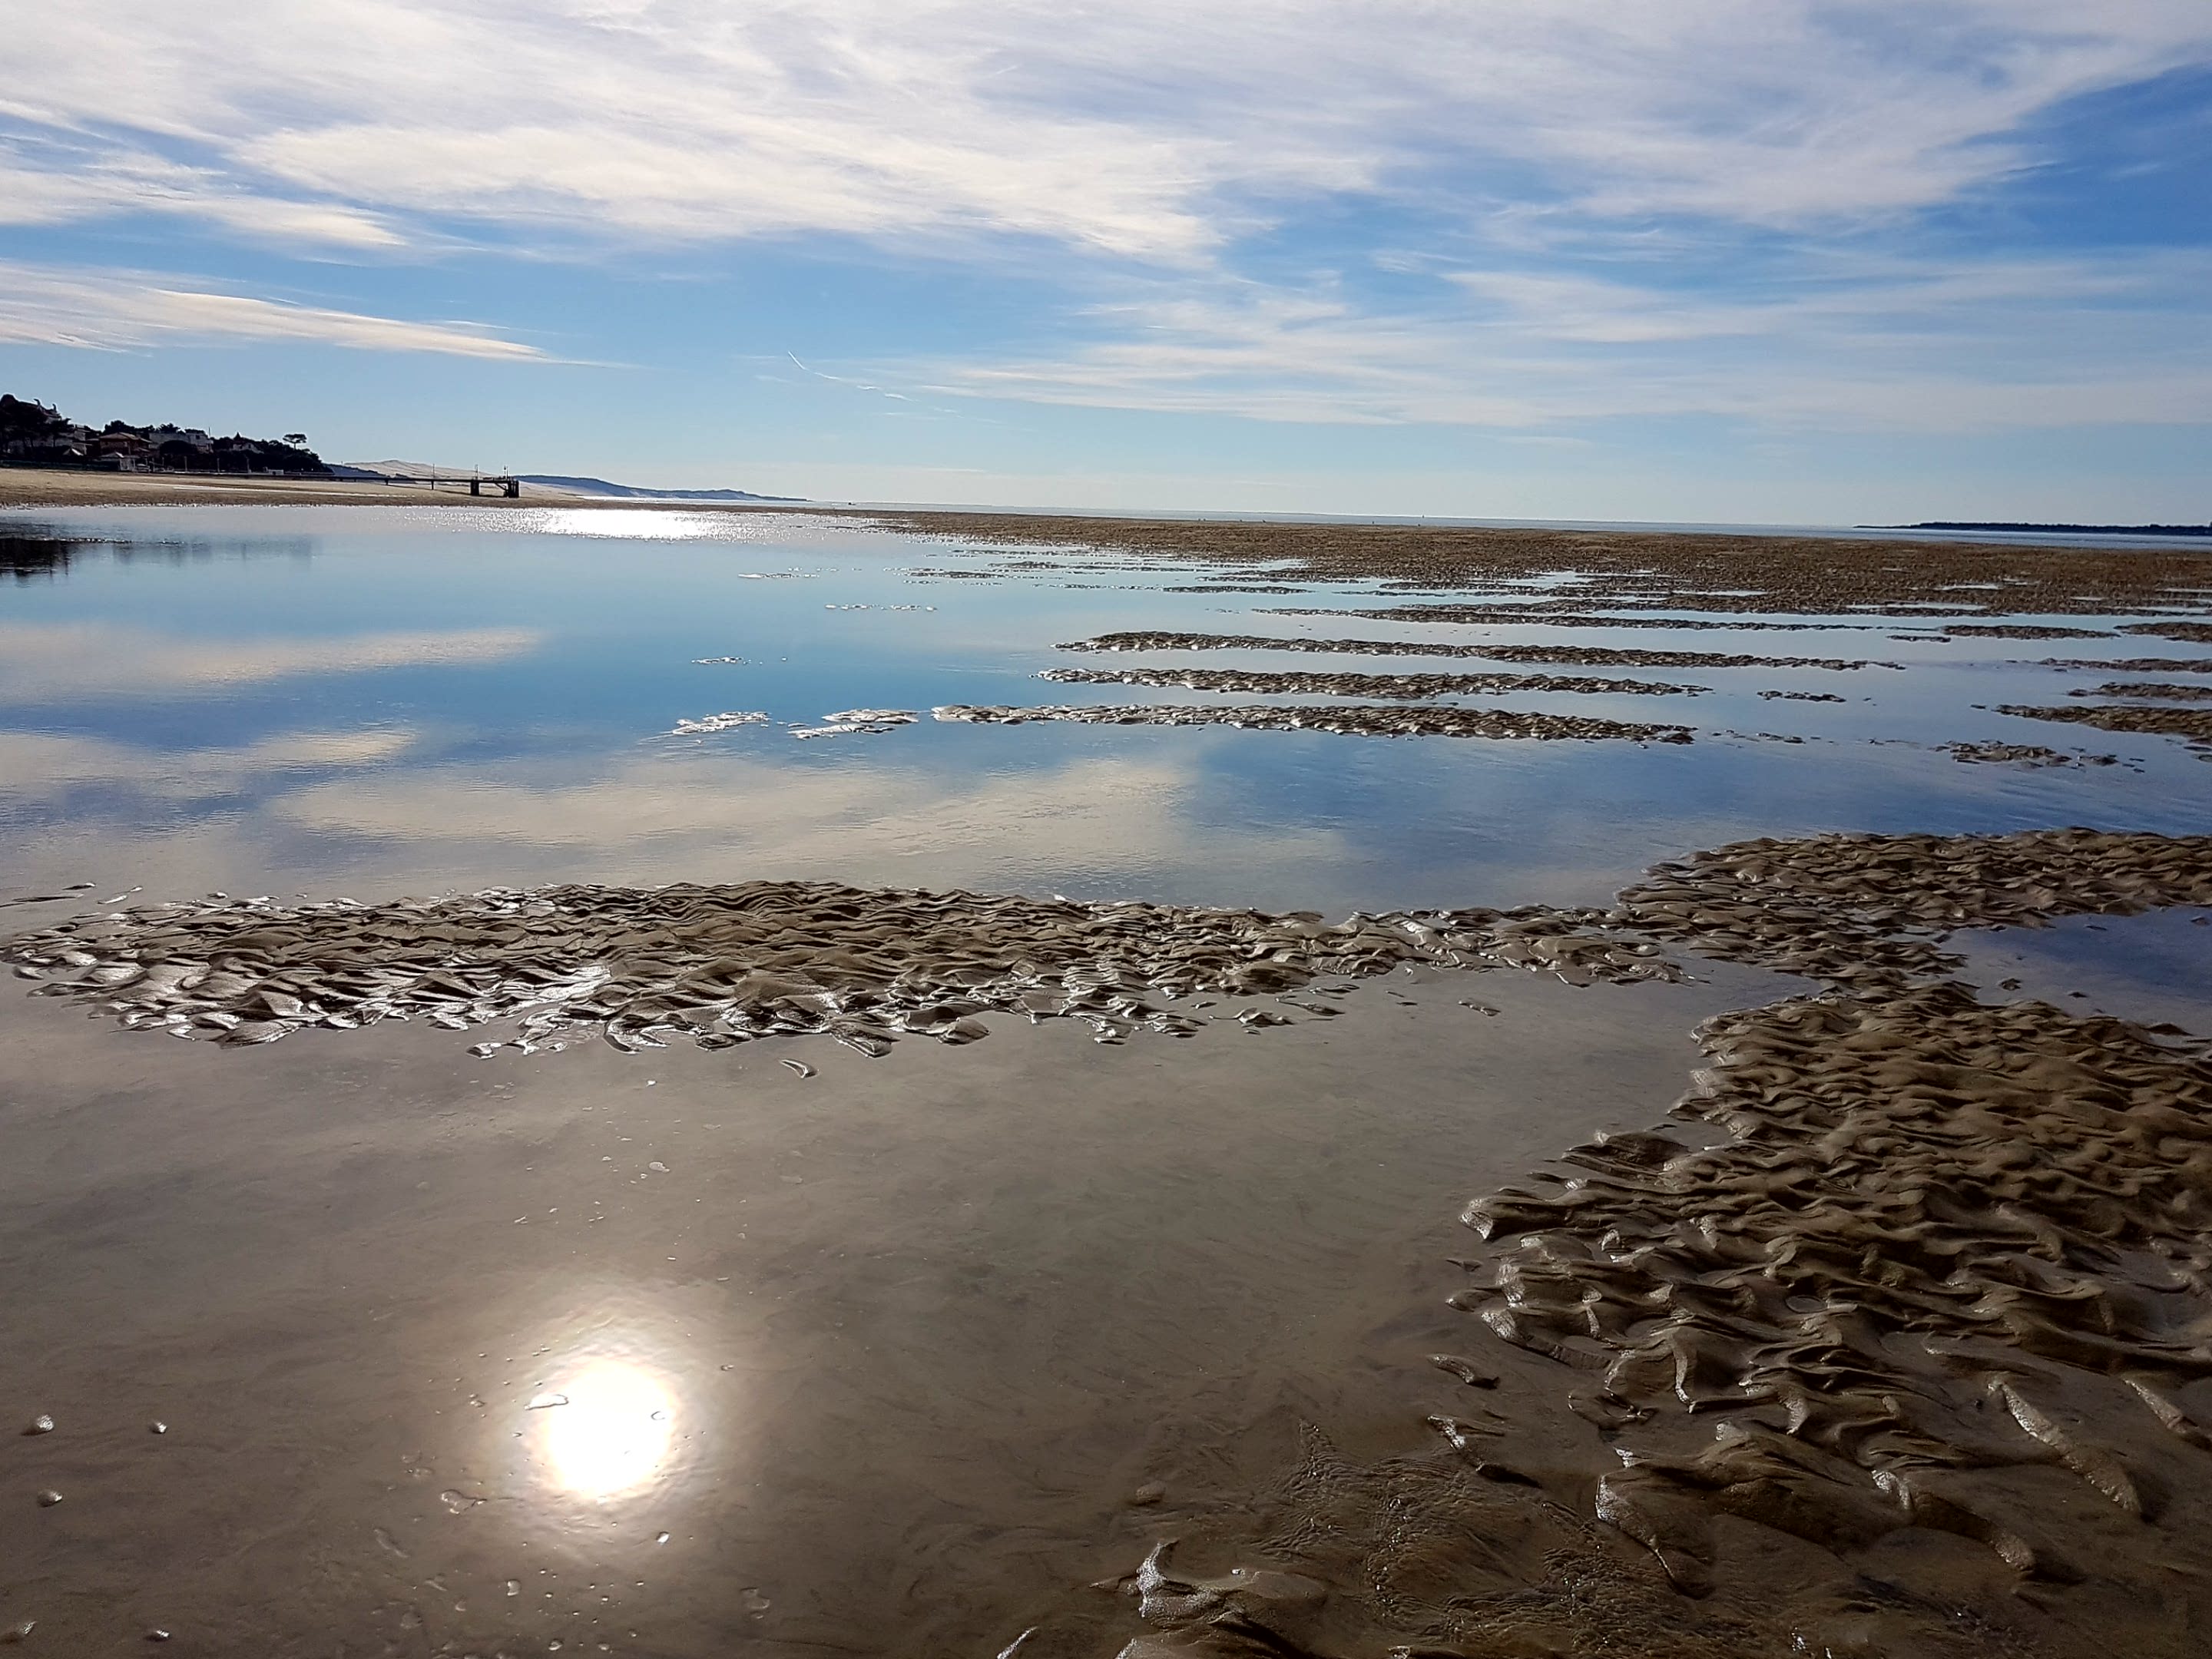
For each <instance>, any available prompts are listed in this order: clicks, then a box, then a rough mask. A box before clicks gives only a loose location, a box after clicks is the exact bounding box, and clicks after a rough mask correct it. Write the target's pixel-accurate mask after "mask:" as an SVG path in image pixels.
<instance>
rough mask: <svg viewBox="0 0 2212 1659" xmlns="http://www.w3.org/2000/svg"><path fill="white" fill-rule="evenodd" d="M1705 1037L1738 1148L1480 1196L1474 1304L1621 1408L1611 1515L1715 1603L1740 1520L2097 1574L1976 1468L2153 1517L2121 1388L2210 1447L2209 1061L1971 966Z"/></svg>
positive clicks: (1650, 1155) (1628, 1152) (1715, 1089)
mask: <svg viewBox="0 0 2212 1659" xmlns="http://www.w3.org/2000/svg"><path fill="white" fill-rule="evenodd" d="M1700 1036H1701V1038H1702V1039H1703V1042H1704V1044H1705V1049H1706V1051H1707V1053H1708V1054H1711V1056H1712V1058H1713V1059H1714V1060H1715V1061H1716V1062H1717V1065H1716V1067H1715V1069H1714V1070H1713V1071H1711V1073H1707V1074H1705V1075H1706V1078H1707V1084H1706V1088H1705V1092H1704V1093H1702V1094H1699V1095H1694V1096H1692V1097H1691V1098H1689V1099H1688V1100H1686V1101H1685V1102H1684V1103H1682V1104H1681V1106H1680V1107H1679V1108H1677V1112H1678V1115H1681V1116H1684V1117H1687V1118H1692V1119H1696V1120H1700V1121H1706V1122H1710V1123H1715V1124H1718V1125H1720V1126H1722V1127H1725V1128H1727V1129H1728V1130H1729V1131H1730V1132H1731V1133H1733V1134H1734V1135H1735V1140H1734V1141H1733V1142H1732V1143H1731V1144H1729V1145H1728V1146H1723V1147H1720V1148H1717V1149H1715V1150H1711V1151H1707V1152H1693V1151H1692V1150H1690V1149H1689V1148H1688V1147H1686V1146H1683V1145H1681V1144H1680V1143H1677V1142H1674V1141H1671V1140H1669V1139H1668V1138H1666V1137H1664V1136H1658V1135H1640V1136H1628V1137H1623V1138H1621V1139H1618V1140H1606V1139H1600V1140H1599V1141H1597V1142H1595V1143H1594V1144H1592V1145H1590V1146H1583V1147H1579V1148H1577V1149H1576V1150H1575V1151H1574V1152H1571V1153H1570V1154H1568V1158H1567V1161H1568V1162H1569V1163H1571V1164H1577V1165H1580V1166H1582V1168H1583V1170H1586V1171H1587V1172H1588V1173H1586V1174H1584V1175H1583V1176H1578V1177H1576V1178H1574V1179H1571V1180H1567V1181H1565V1182H1561V1183H1560V1185H1559V1188H1558V1189H1557V1190H1556V1191H1555V1192H1552V1193H1547V1194H1539V1193H1535V1192H1532V1191H1529V1190H1527V1189H1523V1188H1509V1189H1507V1190H1506V1191H1504V1192H1502V1193H1499V1194H1496V1195H1494V1196H1492V1197H1490V1198H1487V1199H1484V1200H1479V1201H1478V1202H1476V1203H1475V1204H1474V1205H1472V1206H1469V1208H1468V1212H1467V1217H1466V1219H1467V1221H1468V1225H1470V1226H1472V1227H1474V1229H1475V1231H1477V1232H1479V1233H1480V1235H1481V1236H1482V1237H1484V1238H1486V1239H1490V1240H1492V1241H1493V1242H1495V1243H1498V1246H1499V1248H1498V1250H1497V1252H1496V1253H1495V1255H1493V1256H1492V1259H1491V1260H1490V1261H1487V1262H1486V1263H1485V1264H1483V1266H1482V1267H1481V1269H1480V1273H1479V1276H1478V1285H1479V1289H1477V1290H1476V1291H1473V1292H1469V1293H1464V1294H1463V1297H1462V1300H1463V1301H1464V1303H1465V1304H1467V1305H1468V1307H1469V1308H1470V1309H1471V1310H1473V1311H1474V1312H1475V1313H1476V1314H1477V1316H1479V1318H1480V1320H1481V1322H1483V1324H1484V1325H1486V1327H1487V1328H1489V1330H1490V1331H1491V1332H1492V1334H1495V1335H1496V1336H1497V1337H1498V1338H1500V1339H1502V1340H1504V1341H1505V1342H1507V1343H1510V1344H1511V1345H1513V1346H1516V1347H1519V1348H1522V1349H1524V1350H1527V1351H1528V1352H1534V1353H1537V1354H1541V1355H1543V1356H1546V1357H1547V1358H1550V1359H1552V1360H1553V1361H1554V1362H1556V1363H1558V1364H1560V1365H1562V1366H1564V1367H1565V1368H1566V1369H1567V1370H1568V1371H1570V1372H1577V1371H1578V1372H1581V1373H1583V1374H1584V1375H1585V1376H1588V1377H1589V1379H1590V1380H1591V1383H1592V1384H1593V1389H1594V1398H1595V1401H1596V1402H1597V1403H1598V1404H1599V1405H1600V1406H1601V1407H1602V1408H1604V1409H1607V1410H1608V1411H1610V1412H1611V1413H1614V1414H1615V1419H1614V1420H1615V1421H1616V1423H1617V1424H1618V1427H1617V1429H1616V1431H1615V1432H1614V1435H1613V1450H1614V1452H1615V1454H1616V1455H1618V1457H1619V1458H1620V1462H1621V1463H1622V1465H1623V1466H1624V1467H1623V1468H1622V1469H1621V1470H1620V1472H1618V1473H1616V1474H1610V1475H1607V1477H1605V1479H1604V1480H1602V1481H1601V1484H1600V1486H1599V1487H1598V1491H1597V1496H1596V1500H1595V1504H1596V1512H1597V1514H1598V1515H1599V1516H1601V1517H1602V1518H1603V1519H1605V1520H1607V1521H1608V1522H1612V1523H1613V1525H1614V1526H1616V1527H1618V1528H1620V1529H1621V1530H1622V1531H1624V1532H1626V1533H1627V1534H1629V1535H1630V1536H1632V1537H1633V1538H1636V1539H1638V1541H1642V1542H1644V1543H1645V1544H1647V1545H1648V1546H1650V1548H1651V1549H1652V1550H1653V1551H1654V1552H1655V1553H1656V1555H1657V1556H1658V1559H1659V1560H1660V1562H1661V1563H1662V1565H1663V1566H1664V1568H1665V1570H1666V1571H1667V1572H1668V1576H1669V1577H1671V1578H1672V1579H1673V1580H1674V1583H1676V1584H1677V1585H1678V1586H1679V1587H1680V1588H1681V1589H1686V1590H1688V1591H1690V1592H1692V1593H1693V1594H1695V1593H1700V1592H1702V1591H1704V1590H1705V1589H1707V1588H1708V1587H1709V1572H1710V1569H1711V1563H1712V1561H1713V1559H1714V1553H1715V1547H1714V1543H1713V1537H1712V1528H1713V1523H1714V1520H1715V1518H1716V1517H1717V1516H1720V1515H1731V1516H1739V1517H1741V1518H1744V1519H1748V1520H1753V1521H1757V1522H1760V1523H1762V1524H1764V1525H1766V1526H1769V1527H1772V1528H1777V1529H1778V1530H1780V1531H1783V1532H1786V1533H1790V1534H1793V1535H1795V1536H1797V1537H1800V1538H1804V1539H1807V1540H1809V1541H1812V1542H1814V1543H1817V1544H1820V1545H1824V1546H1827V1547H1837V1548H1840V1547H1866V1546H1867V1545H1869V1544H1871V1543H1873V1542H1874V1541H1876V1540H1877V1539H1879V1538H1880V1537H1881V1535H1882V1534H1885V1533H1887V1532H1890V1531H1893V1530H1896V1529H1898V1528H1904V1527H1923V1528H1936V1529H1938V1530H1941V1531H1944V1532H1949V1533H1954V1534H1960V1535H1961V1536H1963V1537H1966V1538H1968V1539H1971V1540H1973V1541H1976V1542H1978V1543H1981V1544H1984V1545H1986V1546H1987V1547H1989V1548H1990V1549H1991V1550H1993V1551H1994V1552H1996V1554H1997V1556H1998V1557H1999V1558H2000V1559H2002V1561H2003V1562H2004V1563H2005V1564H2006V1565H2008V1566H2009V1567H2011V1568H2012V1569H2013V1570H2014V1571H2016V1572H2018V1573H2020V1574H2021V1575H2022V1576H2023V1577H2046V1578H2057V1579H2061V1580H2063V1579H2066V1578H2068V1577H2072V1576H2075V1573H2076V1572H2077V1571H2078V1569H2073V1568H2070V1567H2069V1563H2068V1561H2067V1559H2066V1549H2065V1547H2064V1546H2063V1543H2062V1542H2061V1541H2060V1538H2059V1537H2058V1536H2057V1535H2056V1534H2054V1533H2053V1532H2052V1531H2051V1529H2049V1528H2045V1527H2041V1526H2037V1525H2034V1524H2033V1523H2032V1522H2030V1521H2029V1520H2027V1519H2026V1518H2024V1517H2022V1516H2020V1515H2019V1514H2018V1513H2017V1511H2016V1510H2013V1509H2011V1508H2010V1507H2009V1506H1993V1505H1989V1504H1982V1503H1978V1502H1977V1501H1976V1499H1975V1498H1974V1497H1973V1496H1972V1491H1971V1487H1970V1486H1962V1485H1961V1484H1960V1483H1959V1482H1958V1481H1956V1480H1954V1479H1952V1478H1951V1477H1952V1476H1953V1475H1954V1472H1958V1471H1966V1470H1986V1469H1991V1468H2004V1467H2008V1466H2016V1465H2031V1464H2055V1465H2057V1466H2059V1467H2061V1468H2064V1469H2066V1470H2068V1471H2069V1472H2070V1473H2071V1474H2074V1475H2075V1477H2077V1478H2078V1479H2079V1480H2081V1482H2082V1483H2083V1485H2084V1486H2086V1488H2087V1490H2088V1492H2090V1493H2092V1494H2093V1496H2094V1498H2097V1499H2099V1500H2101V1502H2103V1503H2105V1504H2110V1505H2112V1507H2113V1508H2115V1509H2117V1510H2119V1511H2120V1512H2122V1513H2123V1514H2124V1515H2126V1516H2130V1517H2132V1518H2137V1519H2143V1518H2154V1517H2155V1516H2156V1513H2157V1511H2158V1509H2159V1506H2160V1498H2161V1496H2162V1492H2161V1489H2160V1486H2159V1484H2158V1483H2157V1482H2156V1481H2155V1480H2154V1479H2153V1478H2152V1477H2151V1476H2150V1474H2149V1473H2148V1470H2146V1469H2142V1468H2139V1467H2138V1465H2137V1464H2136V1463H2135V1462H2132V1461H2131V1460H2130V1458H2128V1457H2126V1456H2124V1455H2122V1454H2121V1453H2120V1451H2119V1450H2118V1449H2116V1448H2115V1447H2114V1446H2113V1445H2112V1444H2109V1443H2106V1441H2105V1440H2104V1439H2103V1438H2102V1437H2100V1435H2098V1434H2095V1433H2092V1432H2089V1431H2076V1430H2075V1429H2074V1428H2073V1427H2071V1426H2069V1425H2071V1424H2072V1423H2073V1422H2074V1421H2075V1420H2076V1419H2077V1417H2078V1416H2080V1415H2081V1413H2082V1412H2083V1410H2084V1408H2085V1407H2087V1406H2088V1405H2089V1404H2090V1402H2098V1403H2099V1404H2100V1405H2101V1406H2102V1407H2104V1408H2105V1411H2106V1414H2107V1415H2109V1414H2110V1413H2111V1409H2112V1407H2125V1409H2126V1410H2127V1411H2128V1412H2130V1413H2134V1414H2135V1415H2136V1416H2138V1417H2140V1419H2141V1422H2142V1426H2143V1427H2144V1428H2145V1429H2147V1430H2148V1431H2152V1432H2153V1433H2155V1434H2163V1435H2170V1436H2172V1437H2173V1438H2174V1439H2175V1441H2176V1443H2177V1444H2184V1445H2186V1446H2188V1447H2191V1448H2193V1449H2203V1447H2204V1446H2205V1445H2206V1444H2207V1440H2206V1436H2205V1434H2204V1431H2203V1429H2201V1428H2200V1427H2198V1426H2197V1425H2196V1424H2195V1423H2193V1422H2192V1421H2191V1419H2190V1418H2189V1417H2188V1415H2187V1413H2185V1411H2184V1410H2183V1408H2182V1407H2180V1406H2179V1404H2177V1403H2176V1402H2175V1401H2174V1400H2173V1398H2172V1390H2174V1389H2177V1388H2179V1387H2180V1386H2182V1385H2185V1384H2186V1383H2191V1382H2193V1381H2196V1380H2197V1379H2198V1378H2201V1377H2205V1376H2212V1278H2208V1274H2212V1065H2208V1064H2207V1063H2206V1055H2205V1050H2204V1049H2203V1048H2202V1047H2199V1046H2197V1045H2193V1044H2192V1045H2191V1046H2189V1047H2186V1048H2179V1047H2176V1046H2174V1045H2173V1044H2172V1043H2169V1042H2164V1041H2161V1040H2160V1039H2159V1038H2158V1037H2156V1036H2153V1035H2152V1034H2151V1033H2149V1032H2147V1031H2145V1030H2142V1029H2140V1028H2137V1027H2135V1026H2132V1025H2128V1024H2123V1023H2121V1022H2119V1021H2116V1020H2111V1019H2076V1018H2069V1017H2068V1016H2067V1015H2065V1014H2063V1013H2062V1012H2059V1011H2058V1010H2057V1009H2055V1008H2052V1007H2050V1006H2046V1005H2041V1004H2027V1005H2022V1006H2015V1007H2008V1008H1995V1007H1988V1006H1982V1005H1980V1004H1978V1003H1977V1002H1976V1001H1975V1000H1974V999H1973V998H1972V995H1971V994H1969V993H1968V992H1967V991H1966V989H1965V988H1964V987H1960V986H1956V985H1939V986H1931V987H1920V988H1917V989H1915V990H1911V991H1905V992H1896V993H1885V994H1874V995H1870V996H1862V995H1855V994H1843V993H1834V994H1827V995H1825V996H1820V997H1815V998H1809V999H1805V1000H1797V1001H1791V1002H1785V1003H1782V1004H1780V1005H1778V1006H1772V1007H1768V1008H1761V1009H1757V1010H1754V1011H1752V1012H1747V1013H1737V1014H1729V1015H1725V1016H1723V1017H1721V1018H1717V1019H1715V1020H1712V1021H1711V1022H1708V1024H1706V1025H1705V1027H1704V1028H1703V1030H1701V1032H1700ZM2208 1472H2212V1471H2208V1470H2206V1469H2204V1468H2201V1467H2199V1468H2196V1469H2195V1471H2194V1473H2195V1474H2196V1475H2197V1478H2199V1479H2201V1478H2202V1477H2203V1474H2206V1473H2208Z"/></svg>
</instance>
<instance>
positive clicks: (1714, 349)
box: [0, 0, 2212, 522]
mask: <svg viewBox="0 0 2212 1659" xmlns="http://www.w3.org/2000/svg"><path fill="white" fill-rule="evenodd" d="M0 53H4V60H5V67H6V70H7V74H6V76H5V77H4V84H0V387H4V388H5V389H9V390H12V391H14V392H16V393H17V394H18V395H27V396H36V397H40V398H45V399H46V400H47V401H49V402H55V403H58V404H60V405H61V406H62V407H64V409H65V410H68V411H69V412H70V413H71V414H73V415H75V416H77V417H78V418H81V419H99V420H105V419H107V418H110V417H112V416H124V417H126V418H131V419H135V420H155V419H161V418H176V419H179V420H180V421H183V422H186V423H192V424H202V425H206V426H209V427H211V428H217V427H219V428H225V429H229V428H244V429H246V430H247V431H251V432H256V433H274V432H278V431H284V430H292V429H301V428H304V429H305V430H306V431H307V433H308V434H309V435H310V437H311V439H312V440H313V442H314V443H315V445H316V446H317V447H318V448H319V449H320V450H321V451H322V452H323V453H325V455H327V456H330V457H331V458H333V459H381V458H385V457H392V456H397V457H404V458H412V459H432V460H438V461H441V462H449V463H454V464H460V465H484V466H489V467H501V468H513V469H517V470H524V471H562V472H570V471H575V472H595V473H599V474H601V475H603V476H606V477H615V478H619V479H623V480H627V481H631V482H639V483H659V484H665V485H714V484H734V485H740V486H743V487H746V488H750V489H763V490H770V491H775V492H778V493H791V494H799V495H810V496H814V497H817V498H836V499H857V500H875V501H970V502H994V503H1001V504H1008V505H1024V506H1055V505H1064V506H1073V507H1124V508H1145V507H1162V508H1223V509H1247V510H1279V511H1286V512H1337V513H1408V514H1418V513H1434V514H1449V515H1464V516H1496V517H1539V518H1598V519H1663V520H1717V521H1738V522H1745V521H1776V520H1779V521H1807V522H1834V521H1857V520H1896V519H1905V518H1919V517H1931V516H1941V517H2004V518H2046V519H2047V518H2064V519H2077V518H2078V519H2100V520H2112V519H2120V520H2148V519H2163V520H2192V521H2203V520H2205V519H2207V518H2208V517H2212V483H2208V480H2212V441H2208V434H2212V5H2207V4H2206V3H2205V0H2101V3H2100V4H2099V5H2096V6H2093V7H2087V6H2082V5H2081V4H2079V3H2078V0H2067V3H2059V0H1857V3H1852V0H1830V3H1809V0H1672V3H1668V4H1666V5H1657V4H1653V5H1628V6H1624V5H1621V4H1620V3H1618V0H1458V3H1453V0H1273V3H1259V0H1218V3H1214V4H1211V5H1207V6H1203V7H1193V6H1191V5H1189V4H1188V0H1092V3H1082V0H1054V3H1037V0H811V3H788V0H787V3H778V0H755V3H746V4H742V5H739V4H732V3H729V0H440V3H401V0H239V3H234V4H231V5H228V6H225V7H223V8H221V9H215V10H209V9H199V8H178V7H175V6H157V5H155V4H152V3H143V0H122V3H118V4H115V5H111V6H108V7H104V8H98V9H90V10H88V9H82V8H65V7H59V6H46V7H37V8H31V7H25V8H21V9H18V13H17V15H15V16H14V17H12V18H11V19H10V21H9V33H8V39H7V41H6V43H5V46H4V47H0Z"/></svg>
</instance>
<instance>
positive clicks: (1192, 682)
mask: <svg viewBox="0 0 2212 1659" xmlns="http://www.w3.org/2000/svg"><path fill="white" fill-rule="evenodd" d="M1037 678H1039V679H1041V680H1057V681H1060V682H1061V683H1062V684H1073V685H1180V686H1182V687H1184V688H1185V689H1187V690H1192V691H1248V692H1249V691H1256V692H1261V693H1282V694H1286V695H1297V694H1301V693H1303V694H1307V695H1311V696H1331V697H1407V698H1413V697H1444V696H1489V695H1491V694H1493V693H1498V692H1508V691H1581V692H1589V693H1593V694H1595V693H1609V694H1620V695H1627V696H1669V695H1672V696H1696V695H1697V694H1698V693H1699V692H1701V691H1706V690H1711V687H1710V686H1703V685H1669V684H1667V683H1666V682H1664V681H1662V680H1623V679H1600V678H1589V677H1583V676H1576V675H1565V674H1300V673H1289V672H1277V673H1271V672H1268V671H1266V670H1264V669H1256V668H1254V669H1244V668H1048V669H1046V670H1045V671H1043V672H1042V673H1041V674H1039V675H1038V676H1037Z"/></svg>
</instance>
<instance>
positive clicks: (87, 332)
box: [0, 260, 545, 362]
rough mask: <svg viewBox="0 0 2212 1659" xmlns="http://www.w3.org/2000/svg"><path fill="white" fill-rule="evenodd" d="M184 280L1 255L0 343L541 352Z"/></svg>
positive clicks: (514, 358)
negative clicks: (267, 343)
mask: <svg viewBox="0 0 2212 1659" xmlns="http://www.w3.org/2000/svg"><path fill="white" fill-rule="evenodd" d="M188 280H189V279H185V278H180V277H174V276H159V275H155V274H152V273H148V272H128V271H116V270H96V269H94V270H84V269H69V268H65V267H58V266H52V265H33V264H14V263H9V262H8V261H4V260H0V344H8V345H66V346H88V347H92V348H95V349H102V350H127V349H132V348H135V347H141V346H151V345H164V344H186V343H208V342H220V343H233V344H235V343H244V342H251V341H288V342H293V343H313V344H321V345H336V346H349V347H352V348H354V349H357V350H364V351H427V352H435V353H441V354H443V355H446V356H459V357H483V358H490V359H495V360H499V361H505V362H527V361H531V360H533V359H542V358H543V357H544V356H545V354H544V352H543V351H541V350H540V349H538V347H536V346H533V345H528V344H526V343H523V342H520V341H518V340H510V339H506V338H503V337H501V336H500V335H499V334H497V333H495V332H494V331H492V330H490V329H489V328H487V327H483V326H480V325H475V324H469V323H426V322H410V321H407V320H405V319H400V318H396V317H374V316H368V315H365V314H363V313H360V312H353V311H334V310H330V309H327V308H325V307H318V306H303V305H292V304H288V303H285V302H283V301H276V300H267V299H261V298H258V297H255V296H252V295H240V294H225V293H221V292H218V291H216V290H214V289H209V288H204V287H185V286H173V284H181V283H185V281H188Z"/></svg>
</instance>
